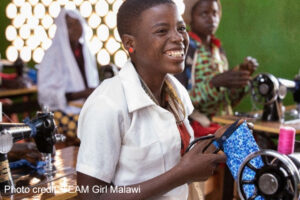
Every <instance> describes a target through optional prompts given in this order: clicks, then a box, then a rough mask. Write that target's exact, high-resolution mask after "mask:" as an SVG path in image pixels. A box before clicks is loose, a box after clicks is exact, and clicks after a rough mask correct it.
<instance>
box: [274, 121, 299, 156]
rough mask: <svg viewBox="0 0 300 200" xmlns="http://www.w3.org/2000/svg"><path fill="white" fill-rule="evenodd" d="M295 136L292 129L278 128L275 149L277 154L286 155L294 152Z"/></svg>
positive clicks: (294, 131) (286, 127)
mask: <svg viewBox="0 0 300 200" xmlns="http://www.w3.org/2000/svg"><path fill="white" fill-rule="evenodd" d="M295 134H296V130H295V128H293V127H289V126H282V127H280V131H279V139H278V148H277V150H278V152H279V153H281V154H286V155H288V154H291V153H293V152H294V145H295Z"/></svg>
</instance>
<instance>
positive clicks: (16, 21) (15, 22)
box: [12, 15, 25, 28]
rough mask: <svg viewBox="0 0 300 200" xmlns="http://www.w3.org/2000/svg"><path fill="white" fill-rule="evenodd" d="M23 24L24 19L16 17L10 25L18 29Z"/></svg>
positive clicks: (21, 16) (20, 16)
mask: <svg viewBox="0 0 300 200" xmlns="http://www.w3.org/2000/svg"><path fill="white" fill-rule="evenodd" d="M24 22H25V17H24V16H23V15H17V16H16V17H15V18H14V19H13V22H12V24H13V25H14V27H16V28H20V27H21V26H22V25H23V24H24Z"/></svg>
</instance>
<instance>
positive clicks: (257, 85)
mask: <svg viewBox="0 0 300 200" xmlns="http://www.w3.org/2000/svg"><path fill="white" fill-rule="evenodd" d="M288 91H291V92H292V93H293V95H294V101H295V102H296V103H297V104H298V105H299V104H300V77H299V80H297V78H296V79H295V80H288V79H283V78H276V77H275V76H273V75H272V74H269V73H261V74H258V75H257V76H255V77H254V78H253V80H252V81H251V96H252V101H253V102H254V103H258V104H261V105H263V114H262V120H264V121H279V122H285V121H288V120H294V119H300V117H299V112H298V111H300V106H298V107H299V108H298V111H297V110H292V111H291V112H289V113H287V112H285V107H284V106H283V104H282V100H283V99H284V98H285V96H286V94H287V92H288ZM295 112H297V113H295Z"/></svg>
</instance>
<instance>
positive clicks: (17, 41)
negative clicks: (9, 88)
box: [12, 37, 24, 50]
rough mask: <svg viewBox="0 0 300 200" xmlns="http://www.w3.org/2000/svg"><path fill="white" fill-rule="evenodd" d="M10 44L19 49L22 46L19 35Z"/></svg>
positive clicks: (22, 42)
mask: <svg viewBox="0 0 300 200" xmlns="http://www.w3.org/2000/svg"><path fill="white" fill-rule="evenodd" d="M12 44H13V45H14V46H15V47H16V48H17V50H21V49H22V48H23V46H24V41H23V39H21V38H20V37H17V38H16V39H15V40H14V41H13V43H12Z"/></svg>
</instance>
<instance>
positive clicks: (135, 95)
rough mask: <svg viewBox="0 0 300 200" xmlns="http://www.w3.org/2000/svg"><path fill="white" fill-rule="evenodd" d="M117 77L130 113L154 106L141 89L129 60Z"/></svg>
mask: <svg viewBox="0 0 300 200" xmlns="http://www.w3.org/2000/svg"><path fill="white" fill-rule="evenodd" d="M119 76H120V78H121V82H122V85H123V88H124V93H125V98H126V101H127V105H128V111H129V112H130V113H131V112H133V111H135V110H138V109H141V108H144V107H147V106H151V105H155V103H154V102H153V101H152V100H151V98H150V97H149V96H148V95H147V94H146V92H145V91H144V89H143V88H142V86H141V82H140V79H139V77H138V74H137V72H136V70H135V68H134V66H133V64H132V63H131V61H130V60H128V61H127V62H126V63H125V65H124V66H123V68H122V70H121V71H120V73H119Z"/></svg>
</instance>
